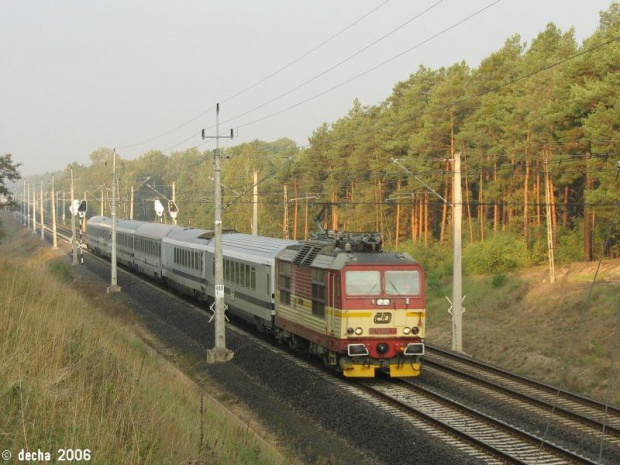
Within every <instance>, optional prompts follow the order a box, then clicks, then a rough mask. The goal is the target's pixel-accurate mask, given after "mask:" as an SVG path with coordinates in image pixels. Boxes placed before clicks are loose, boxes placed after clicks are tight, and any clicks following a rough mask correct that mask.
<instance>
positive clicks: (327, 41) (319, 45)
mask: <svg viewBox="0 0 620 465" xmlns="http://www.w3.org/2000/svg"><path fill="white" fill-rule="evenodd" d="M389 1H390V0H385V1H384V2H383V3H381V4H379V5H378V6H376V7H375V8H373V9H372V10H370V11H369V12H367V13H365V14H364V15H362V16H361V17H360V18H358V19H356V20H355V21H353V22H352V23H351V24H349V25H348V26H346V27H345V28H344V29H341V30H340V31H339V32H337V33H336V34H334V35H332V36H330V37H329V38H328V39H326V40H324V41H323V42H321V43H320V44H318V45H316V46H314V47H313V48H311V49H310V50H308V51H307V52H305V53H303V54H302V55H300V56H299V57H297V58H295V59H294V60H293V61H291V62H289V63H288V64H286V65H284V66H282V67H280V68H278V69H277V70H276V71H274V72H272V73H271V74H269V75H268V76H266V77H264V78H262V79H260V80H258V81H257V82H255V83H254V84H252V85H250V86H248V87H246V88H245V89H243V90H241V91H239V92H236V93H235V94H233V95H231V96H230V97H227V98H225V99H224V100H222V102H221V103H226V102H229V101H231V100H234V99H235V98H237V97H239V96H240V95H242V94H244V93H246V92H247V91H249V90H251V89H254V88H255V87H257V86H259V85H260V84H262V83H264V82H266V81H268V80H269V79H271V78H273V77H274V76H276V75H278V74H280V73H281V72H282V71H284V70H285V69H288V68H290V67H291V66H293V65H294V64H295V63H297V62H299V61H301V60H302V59H304V58H306V57H307V56H309V55H310V54H312V53H314V52H315V51H317V50H318V49H320V48H321V47H323V46H324V45H326V44H328V43H329V42H331V41H332V40H333V39H335V38H336V37H338V36H340V35H342V34H343V33H345V32H346V31H348V30H349V29H351V28H352V27H353V26H355V25H356V24H358V23H359V22H361V21H362V20H364V19H366V18H367V17H368V16H370V15H371V14H373V13H375V12H376V11H377V10H379V9H380V8H382V7H383V6H385V5H386V4H387V3H388V2H389ZM213 110H215V105H213V106H211V107H209V108H208V109H206V110H204V111H203V112H201V113H200V114H198V115H196V116H194V117H193V118H191V119H189V120H188V121H186V122H185V123H183V124H180V125H179V126H176V127H175V128H173V129H171V130H169V131H166V132H164V133H161V134H159V135H157V136H154V137H151V138H149V139H146V140H143V141H141V142H137V143H135V144H130V145H124V146H120V147H117V148H118V149H120V150H123V149H129V148H133V147H137V146H139V145H143V144H146V143H148V142H152V141H154V140H157V139H160V138H162V137H165V136H167V135H170V134H172V133H173V132H176V131H177V130H179V129H181V128H183V127H185V126H187V125H188V124H190V123H193V122H194V121H196V120H197V119H199V118H202V117H203V116H205V115H206V114H208V113H210V112H211V111H213ZM190 138H191V137H190ZM190 138H188V139H186V140H184V141H182V142H179V143H178V144H177V145H175V146H173V147H176V146H178V145H181V144H183V143H184V142H186V141H187V140H189V139H190Z"/></svg>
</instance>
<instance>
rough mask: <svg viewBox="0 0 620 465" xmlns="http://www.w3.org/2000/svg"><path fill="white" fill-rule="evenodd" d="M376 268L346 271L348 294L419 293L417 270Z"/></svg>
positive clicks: (408, 294) (394, 294)
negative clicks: (384, 269) (382, 269)
mask: <svg viewBox="0 0 620 465" xmlns="http://www.w3.org/2000/svg"><path fill="white" fill-rule="evenodd" d="M383 279H384V281H383V283H382V282H381V281H382V272H381V271H378V270H372V271H371V270H368V271H357V270H355V271H354V270H350V271H347V272H346V285H345V289H346V293H347V295H349V296H374V295H393V296H399V295H405V296H411V295H419V294H420V272H419V271H417V270H391V271H385V272H383Z"/></svg>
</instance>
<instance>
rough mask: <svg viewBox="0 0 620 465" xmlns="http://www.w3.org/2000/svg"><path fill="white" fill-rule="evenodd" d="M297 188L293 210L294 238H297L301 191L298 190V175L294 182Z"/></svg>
mask: <svg viewBox="0 0 620 465" xmlns="http://www.w3.org/2000/svg"><path fill="white" fill-rule="evenodd" d="M293 186H294V188H295V211H294V212H293V240H295V241H296V240H297V219H298V218H297V217H298V212H299V192H298V190H297V177H295V180H294V184H293Z"/></svg>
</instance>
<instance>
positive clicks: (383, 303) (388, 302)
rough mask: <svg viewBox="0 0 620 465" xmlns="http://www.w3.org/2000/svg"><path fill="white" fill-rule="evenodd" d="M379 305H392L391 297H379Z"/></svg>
mask: <svg viewBox="0 0 620 465" xmlns="http://www.w3.org/2000/svg"><path fill="white" fill-rule="evenodd" d="M377 305H390V299H377Z"/></svg>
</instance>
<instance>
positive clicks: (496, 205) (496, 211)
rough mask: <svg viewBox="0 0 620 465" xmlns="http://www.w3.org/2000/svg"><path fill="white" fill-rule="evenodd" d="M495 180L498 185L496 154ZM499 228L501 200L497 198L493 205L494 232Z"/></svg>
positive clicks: (495, 159) (495, 160) (494, 161)
mask: <svg viewBox="0 0 620 465" xmlns="http://www.w3.org/2000/svg"><path fill="white" fill-rule="evenodd" d="M493 182H494V183H495V184H496V185H497V155H495V156H494V160H493ZM498 229H499V202H498V201H497V199H495V202H494V205H493V232H494V233H497V230H498Z"/></svg>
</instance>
